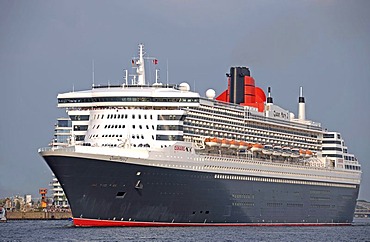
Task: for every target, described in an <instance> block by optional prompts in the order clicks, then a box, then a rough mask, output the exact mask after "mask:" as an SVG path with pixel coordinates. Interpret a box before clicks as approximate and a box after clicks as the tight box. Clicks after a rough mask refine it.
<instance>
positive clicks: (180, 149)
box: [173, 145, 192, 152]
mask: <svg viewBox="0 0 370 242" xmlns="http://www.w3.org/2000/svg"><path fill="white" fill-rule="evenodd" d="M173 149H174V150H178V151H186V152H191V149H192V147H186V146H182V145H175V146H174V147H173Z"/></svg>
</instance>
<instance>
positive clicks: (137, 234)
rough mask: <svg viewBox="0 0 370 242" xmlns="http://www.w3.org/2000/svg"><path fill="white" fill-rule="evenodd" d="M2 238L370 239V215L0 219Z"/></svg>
mask: <svg viewBox="0 0 370 242" xmlns="http://www.w3.org/2000/svg"><path fill="white" fill-rule="evenodd" d="M0 241H196V242H198V241H299V242H302V241H369V242H370V219H356V220H355V221H354V223H353V225H352V226H332V227H325V226H324V227H158V228H156V227H154V228H153V227H150V228H149V227H147V228H129V227H126V228H125V227H117V228H109V227H106V228H76V227H73V226H72V223H71V222H70V221H68V220H12V221H8V222H7V223H0Z"/></svg>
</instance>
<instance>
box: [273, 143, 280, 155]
mask: <svg viewBox="0 0 370 242" xmlns="http://www.w3.org/2000/svg"><path fill="white" fill-rule="evenodd" d="M272 154H273V155H276V156H279V155H281V154H282V150H281V146H279V145H277V146H274V149H273V152H272Z"/></svg>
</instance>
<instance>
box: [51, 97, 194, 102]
mask: <svg viewBox="0 0 370 242" xmlns="http://www.w3.org/2000/svg"><path fill="white" fill-rule="evenodd" d="M92 102H185V103H186V102H187V103H197V102H199V98H181V97H93V98H59V99H58V103H92Z"/></svg>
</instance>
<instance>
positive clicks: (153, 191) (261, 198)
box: [44, 156, 359, 224]
mask: <svg viewBox="0 0 370 242" xmlns="http://www.w3.org/2000/svg"><path fill="white" fill-rule="evenodd" d="M44 159H45V160H46V162H47V163H48V165H49V167H50V168H51V170H52V171H53V172H54V174H55V175H56V177H57V178H58V180H59V182H60V183H61V185H62V187H63V190H64V192H65V193H66V195H67V198H68V200H69V203H70V205H71V209H72V214H73V216H74V217H75V218H89V219H101V220H124V221H143V222H157V223H158V222H163V223H218V224H222V223H351V222H352V219H353V214H354V210H355V204H356V199H357V196H358V191H359V185H357V186H356V188H349V187H335V186H316V185H315V186H314V185H302V184H283V183H270V182H257V181H245V180H228V179H216V178H215V174H214V173H206V172H199V171H184V170H176V169H169V168H160V167H153V166H142V165H134V164H128V163H119V162H113V161H103V160H94V159H85V158H75V157H62V156H44ZM218 174H220V173H218Z"/></svg>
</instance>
